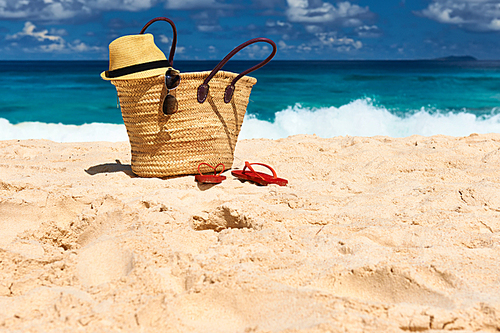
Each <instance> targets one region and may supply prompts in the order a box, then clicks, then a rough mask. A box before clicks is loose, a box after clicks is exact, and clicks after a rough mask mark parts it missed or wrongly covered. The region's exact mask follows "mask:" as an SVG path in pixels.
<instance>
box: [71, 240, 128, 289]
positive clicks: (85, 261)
mask: <svg viewBox="0 0 500 333" xmlns="http://www.w3.org/2000/svg"><path fill="white" fill-rule="evenodd" d="M133 268H134V256H133V254H132V252H130V251H129V250H128V249H125V248H123V247H122V246H121V245H120V243H119V242H118V241H117V240H115V239H110V240H102V241H98V242H95V243H92V244H90V245H88V246H86V247H84V248H83V249H81V250H80V253H79V254H78V263H77V266H76V271H77V276H78V278H79V279H80V281H81V283H82V284H83V285H85V286H97V285H100V284H104V283H108V282H111V281H114V280H117V279H119V278H121V277H123V276H127V275H128V274H129V273H130V272H131V271H132V269H133Z"/></svg>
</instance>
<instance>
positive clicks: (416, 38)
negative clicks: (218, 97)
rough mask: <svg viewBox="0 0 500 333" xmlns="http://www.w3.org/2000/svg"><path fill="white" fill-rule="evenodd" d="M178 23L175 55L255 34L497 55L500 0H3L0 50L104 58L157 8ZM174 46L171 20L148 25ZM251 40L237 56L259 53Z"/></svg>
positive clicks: (319, 55) (214, 55)
mask: <svg viewBox="0 0 500 333" xmlns="http://www.w3.org/2000/svg"><path fill="white" fill-rule="evenodd" d="M157 16H166V17H169V18H171V19H173V20H174V21H175V23H176V25H177V28H178V32H179V36H178V47H177V53H176V56H175V59H177V60H180V59H185V60H195V59H200V60H204V59H221V58H222V57H224V55H225V54H226V53H227V52H228V51H230V50H231V49H232V48H233V47H235V46H236V45H238V44H240V43H242V42H244V41H245V40H247V39H250V38H253V37H260V36H262V37H269V38H271V39H273V40H274V41H275V42H276V43H277V44H278V55H277V57H276V59H282V60H286V59H326V60H328V59H342V60H343V59H429V58H436V57H444V56H449V55H472V56H474V57H476V58H479V59H500V1H498V0H497V1H491V0H427V1H424V0H394V1H391V0H388V1H375V0H352V1H327V0H244V1H233V0H89V1H85V0H0V60H9V59H30V60H37V59H43V60H45V59H47V60H51V59H68V60H73V59H75V60H79V59H89V60H94V59H95V60H100V59H102V60H105V59H107V57H108V44H109V43H110V42H111V41H112V40H113V39H115V38H117V37H120V36H123V35H127V34H135V33H138V32H139V31H140V30H141V28H142V26H143V25H144V24H145V23H146V22H148V21H149V20H150V19H151V18H154V17H157ZM148 32H151V33H153V34H154V35H155V40H156V43H157V44H158V46H159V47H160V48H162V49H163V50H164V51H165V53H167V52H168V49H169V46H170V41H171V36H172V32H171V29H170V26H169V25H168V24H167V23H165V22H158V23H155V24H154V25H153V26H151V27H150V29H148ZM268 52H269V50H268V49H267V48H266V46H265V45H260V44H254V45H253V46H252V47H250V48H248V49H246V50H245V52H243V53H242V54H241V55H240V56H239V57H240V59H253V58H262V57H264V56H265V55H266V54H268Z"/></svg>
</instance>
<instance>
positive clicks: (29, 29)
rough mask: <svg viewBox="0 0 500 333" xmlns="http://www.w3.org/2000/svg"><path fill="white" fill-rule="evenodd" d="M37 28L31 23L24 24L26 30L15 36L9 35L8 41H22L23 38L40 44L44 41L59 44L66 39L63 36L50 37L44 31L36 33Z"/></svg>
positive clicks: (46, 31) (47, 32)
mask: <svg viewBox="0 0 500 333" xmlns="http://www.w3.org/2000/svg"><path fill="white" fill-rule="evenodd" d="M35 29H36V26H35V25H34V24H33V23H31V22H29V21H28V22H26V23H24V28H23V30H22V31H20V32H18V33H15V34H13V35H7V37H6V39H7V40H12V39H21V38H23V37H26V36H28V37H33V38H35V39H36V40H37V41H39V42H44V41H51V42H57V43H64V39H63V38H62V37H61V36H53V35H49V31H48V30H42V31H38V32H36V31H35Z"/></svg>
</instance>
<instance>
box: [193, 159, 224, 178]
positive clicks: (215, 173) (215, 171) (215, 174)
mask: <svg viewBox="0 0 500 333" xmlns="http://www.w3.org/2000/svg"><path fill="white" fill-rule="evenodd" d="M202 165H206V166H208V167H210V168H211V169H213V170H214V176H220V175H221V174H222V173H223V172H224V171H225V170H226V167H225V166H224V164H222V163H219V164H217V165H216V166H215V168H214V167H213V166H211V165H210V164H208V163H205V162H202V163H200V164H198V173H199V174H200V175H202V176H203V174H202V173H201V171H200V166H202ZM219 165H222V171H221V172H219V173H217V167H218V166H219Z"/></svg>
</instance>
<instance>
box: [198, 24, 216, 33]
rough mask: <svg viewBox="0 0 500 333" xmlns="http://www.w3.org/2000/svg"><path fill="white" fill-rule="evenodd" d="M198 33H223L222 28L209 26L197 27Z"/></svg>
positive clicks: (201, 25)
mask: <svg viewBox="0 0 500 333" xmlns="http://www.w3.org/2000/svg"><path fill="white" fill-rule="evenodd" d="M196 28H197V29H198V31H201V32H214V31H221V30H222V27H221V26H220V25H217V24H215V25H209V24H200V25H198V26H197V27H196Z"/></svg>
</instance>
